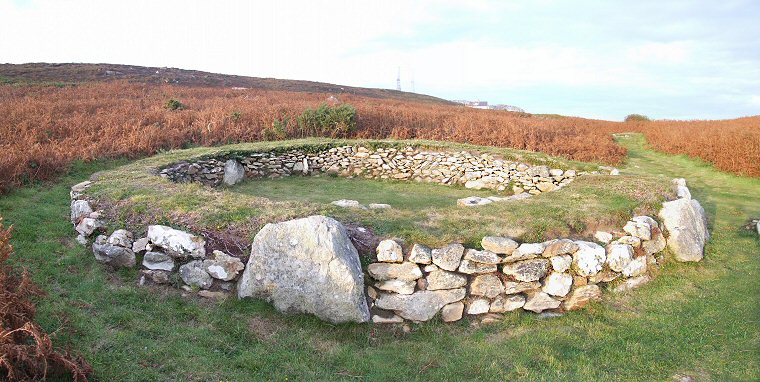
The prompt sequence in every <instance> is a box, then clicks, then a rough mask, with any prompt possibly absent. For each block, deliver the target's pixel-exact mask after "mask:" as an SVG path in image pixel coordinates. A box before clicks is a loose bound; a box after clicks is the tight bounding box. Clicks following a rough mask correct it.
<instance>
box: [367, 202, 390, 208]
mask: <svg viewBox="0 0 760 382" xmlns="http://www.w3.org/2000/svg"><path fill="white" fill-rule="evenodd" d="M367 207H369V209H371V210H387V209H389V208H393V207H391V205H390V204H385V203H370V204H369V205H368V206H367Z"/></svg>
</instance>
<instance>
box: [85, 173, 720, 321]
mask: <svg viewBox="0 0 760 382" xmlns="http://www.w3.org/2000/svg"><path fill="white" fill-rule="evenodd" d="M560 182H561V181H560ZM90 185H91V182H83V183H80V184H78V185H75V186H74V187H72V189H71V216H70V218H71V222H72V224H73V225H74V228H75V229H76V231H77V232H78V233H79V236H78V237H77V239H78V241H80V242H81V243H82V244H84V245H87V244H88V242H89V241H90V238H91V237H93V236H95V240H94V242H93V243H92V251H93V254H94V256H95V259H96V260H97V261H98V262H100V263H103V264H107V265H109V266H111V267H113V268H120V267H127V268H132V267H139V268H140V272H141V279H140V283H141V284H143V283H155V284H171V285H179V286H180V287H181V288H183V289H185V290H186V291H187V292H188V293H197V294H198V295H199V296H202V297H208V298H221V297H227V296H230V295H232V294H233V292H235V291H237V295H238V297H240V298H244V297H258V298H264V299H267V300H268V301H270V302H272V304H273V305H274V306H275V307H276V308H277V309H279V310H281V311H283V312H285V313H291V312H302V313H310V314H315V315H317V316H318V317H320V318H321V319H323V320H326V321H331V322H347V321H354V322H366V321H371V322H374V323H396V322H403V321H405V320H408V321H428V320H430V319H433V318H434V317H436V316H438V315H440V316H441V318H442V319H443V321H446V322H452V321H457V320H460V319H462V318H463V317H465V316H470V317H478V318H480V319H481V320H482V321H483V322H486V321H488V320H491V321H493V320H496V319H497V318H494V315H498V314H502V313H506V312H510V311H514V310H518V309H522V310H525V311H530V312H535V313H547V312H550V313H551V314H560V313H562V312H565V311H572V310H576V309H580V308H583V307H584V306H585V305H587V304H588V303H589V302H591V301H595V300H599V299H600V298H601V295H602V291H603V290H610V289H611V290H613V291H626V290H629V289H632V288H636V287H638V286H641V285H643V284H645V283H647V282H649V281H650V280H651V279H652V278H653V276H654V272H653V270H654V269H656V267H658V264H659V263H660V262H661V260H662V256H661V255H658V253H660V252H661V251H663V250H664V249H665V248H666V247H669V248H670V249H671V251H672V252H673V254H674V258H675V259H676V260H678V261H699V260H700V259H701V258H702V256H703V253H704V245H705V243H706V241H707V240H708V238H709V233H708V232H707V222H706V219H705V216H704V210H702V208H701V207H700V206H699V203H698V202H697V201H696V200H694V199H692V198H691V194H690V192H688V188H686V184H685V181H684V180H682V179H678V180H675V181H674V188H675V190H677V191H679V192H678V194H679V195H680V198H679V199H678V200H676V201H671V202H665V203H664V206H663V210H662V211H663V212H661V213H660V216H661V217H662V219H663V223H664V224H660V222H658V221H657V220H656V219H655V218H653V217H650V216H635V217H633V218H632V219H631V220H630V221H628V222H627V223H626V224H625V225H624V226H623V227H622V229H621V230H619V231H616V232H597V234H596V235H595V241H594V242H592V241H585V240H572V239H554V240H549V241H544V242H537V243H519V242H517V241H516V240H514V239H512V238H508V237H496V236H487V237H484V238H483V239H482V241H481V243H480V244H481V248H465V247H464V246H463V245H462V244H459V243H452V244H449V245H447V246H445V247H441V248H429V247H426V246H424V245H421V244H409V245H402V243H400V242H398V241H395V240H392V239H386V240H383V241H381V242H380V243H379V245H378V246H377V248H376V257H375V259H374V260H375V261H374V262H372V263H371V264H369V265H368V266H367V267H366V269H362V268H361V265H360V261H359V258H358V254H357V251H356V249H355V248H354V247H353V245H352V244H351V242H350V240H348V238H347V236H346V232H345V230H344V228H343V226H342V225H341V224H340V223H339V222H337V221H335V220H334V219H330V218H327V217H324V216H313V217H309V218H302V219H296V220H292V221H288V222H283V223H277V224H268V225H267V226H265V227H264V228H263V229H262V230H261V231H260V232H259V233H258V234H257V235H256V238H255V239H254V242H253V245H252V251H251V256H250V257H249V261H248V264H247V265H244V264H243V262H242V261H241V259H240V258H237V257H234V256H230V255H229V254H226V253H224V252H220V251H208V249H207V246H206V242H205V240H204V239H203V238H202V237H200V236H198V235H194V234H192V233H188V232H184V231H181V230H177V229H174V228H171V227H167V226H163V225H150V226H148V227H147V234H146V236H145V237H143V238H135V237H134V236H133V234H132V233H131V232H129V231H127V230H123V229H119V230H115V231H113V232H112V233H111V234H110V235H105V234H104V233H105V232H104V230H105V227H106V226H107V224H105V222H104V221H102V217H101V216H102V214H101V212H100V211H97V210H95V209H94V208H93V206H92V205H91V203H90V201H89V200H88V199H87V196H86V189H87V188H88V187H89V186H90ZM666 237H668V238H667V239H666ZM208 252H211V253H208ZM697 254H698V256H697ZM138 264H139V265H138Z"/></svg>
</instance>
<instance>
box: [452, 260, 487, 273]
mask: <svg viewBox="0 0 760 382" xmlns="http://www.w3.org/2000/svg"><path fill="white" fill-rule="evenodd" d="M496 270H497V266H496V264H483V263H477V262H474V261H472V260H467V259H464V260H462V262H461V263H460V264H459V268H458V269H457V271H459V272H460V273H464V274H468V275H472V274H476V273H491V272H496Z"/></svg>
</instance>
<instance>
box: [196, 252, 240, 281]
mask: <svg viewBox="0 0 760 382" xmlns="http://www.w3.org/2000/svg"><path fill="white" fill-rule="evenodd" d="M203 267H204V268H205V269H206V272H208V274H209V275H211V277H213V278H215V279H218V280H222V281H232V280H234V279H235V278H236V277H237V275H238V273H240V272H241V271H242V270H243V269H245V265H244V264H243V262H242V261H241V260H240V259H239V258H237V257H234V256H230V255H228V254H226V253H224V252H222V251H214V259H213V260H211V259H206V260H203Z"/></svg>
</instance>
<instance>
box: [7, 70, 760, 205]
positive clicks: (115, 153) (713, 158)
mask: <svg viewBox="0 0 760 382" xmlns="http://www.w3.org/2000/svg"><path fill="white" fill-rule="evenodd" d="M338 97H339V98H340V100H339V102H343V103H349V104H351V105H353V106H355V107H356V110H357V117H356V123H357V125H356V129H354V130H353V131H351V132H350V133H347V134H342V133H341V134H339V135H340V136H341V137H350V138H399V139H408V138H417V139H433V140H446V141H454V142H463V143H472V144H479V145H489V146H501V147H510V148H516V149H524V150H532V151H541V152H544V153H547V154H550V155H554V156H563V157H566V158H570V159H575V160H581V161H593V162H603V163H608V164H617V163H619V162H621V161H622V160H623V159H624V158H625V154H626V151H625V149H624V148H622V147H620V146H618V145H616V144H615V143H614V142H613V140H612V138H611V137H610V133H612V132H623V131H640V132H643V133H644V134H646V137H647V140H648V141H649V143H650V144H651V145H653V147H654V148H656V149H658V150H661V151H665V152H668V153H674V154H687V155H689V156H693V157H699V158H702V159H704V160H705V161H708V162H710V163H712V164H714V165H715V166H717V167H718V168H719V169H722V170H726V171H730V172H733V173H736V174H742V175H750V176H760V165H758V164H759V163H760V117H751V118H740V119H735V120H728V121H653V122H643V121H635V122H628V123H618V122H608V121H599V120H590V119H583V118H572V117H561V118H543V117H540V116H532V115H530V114H525V113H511V112H503V111H490V110H475V109H469V108H465V107H461V106H452V105H448V104H443V103H434V102H422V101H409V100H398V99H382V98H373V97H364V96H358V95H352V94H346V93H344V94H340V95H338ZM170 99H176V100H179V101H180V102H182V104H183V105H184V106H185V108H184V109H182V110H169V109H167V108H166V107H165V105H166V103H167V101H168V100H170ZM330 101H332V102H335V101H334V99H330V95H329V94H327V93H309V92H289V91H273V90H261V89H244V90H234V89H231V88H221V87H185V86H175V85H154V84H145V83H143V84H135V83H128V82H124V81H111V82H93V83H87V84H83V85H77V86H64V87H60V86H43V85H22V86H18V85H15V86H14V85H5V86H0V151H1V152H2V153H3V155H2V156H0V192H3V191H7V190H8V189H10V188H12V187H17V186H19V185H21V184H24V183H26V182H32V181H36V180H41V179H48V178H51V177H53V176H55V175H58V174H61V173H62V172H63V171H65V169H66V168H67V166H68V165H69V164H70V163H71V162H72V161H74V160H93V159H97V158H114V157H125V156H126V157H131V158H134V157H140V156H145V155H150V154H153V153H156V152H157V151H160V150H166V149H173V148H182V147H188V146H195V145H218V144H226V143H234V142H251V141H260V140H267V139H284V138H300V137H304V136H305V135H308V133H305V132H303V131H301V130H300V129H299V128H298V126H297V124H296V123H295V120H296V117H297V116H298V115H300V114H301V113H302V112H303V111H304V110H306V109H308V108H315V107H317V106H319V105H320V104H322V103H325V102H330ZM286 121H290V123H285V122H286ZM275 130H276V131H275Z"/></svg>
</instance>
